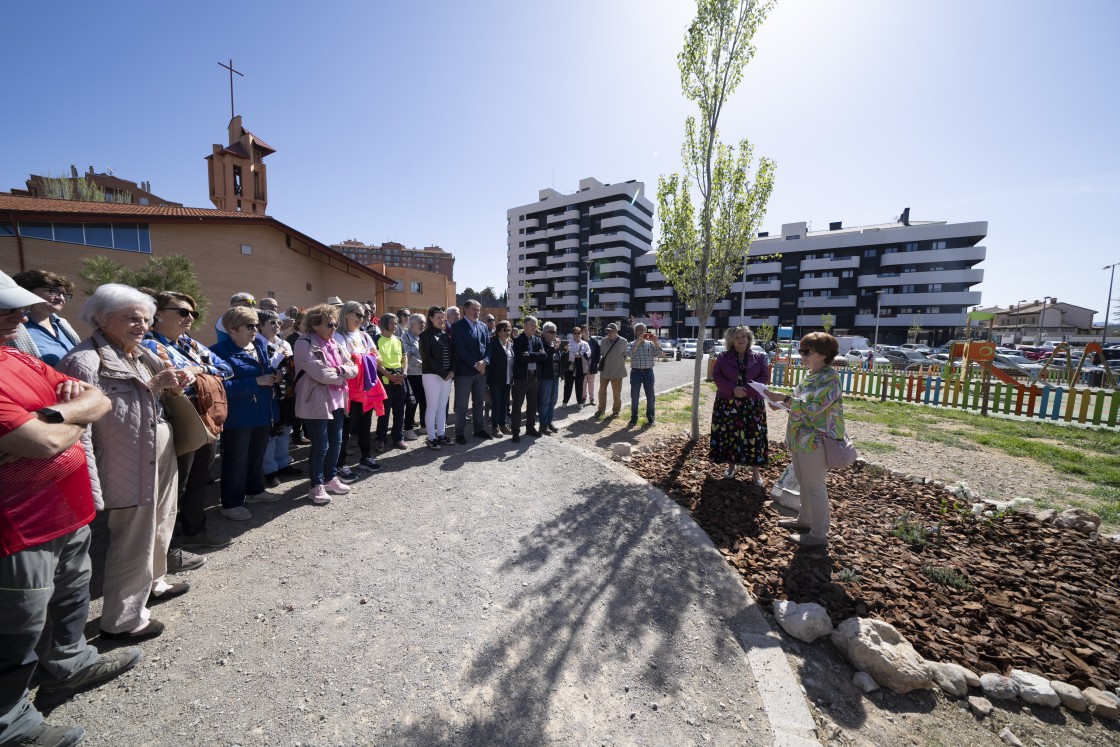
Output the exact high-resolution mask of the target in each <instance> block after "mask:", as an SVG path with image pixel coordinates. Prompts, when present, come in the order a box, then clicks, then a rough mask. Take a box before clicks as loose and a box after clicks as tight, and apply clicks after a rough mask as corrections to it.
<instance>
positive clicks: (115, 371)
mask: <svg viewBox="0 0 1120 747" xmlns="http://www.w3.org/2000/svg"><path fill="white" fill-rule="evenodd" d="M137 351H138V352H139V355H140V356H141V359H142V360H144V359H146V360H147V361H148V364H149V366H150V368H149V367H146V366H144V365H141V366H139V373H138V372H137V370H136V369H133V367H132V366H131V365H129V363H128V362H127V361H126V360H125V359H124V356H123V353H121V352H120V351H118V350H117V349H116V348H115V347H113V346H112V345H111V344H110V343H109V341H108V340H106V339H105V337H104V336H103V335H102V334H101V332H100V331H94V333H93V334H92V335H91V336H90V337H89V338H88V339H87V340H85V341H84V342H82V343H80V344H79V345H78V346H77V347H75V348H74V349H73V350H71V351H70V352H69V353H68V354H67V355H66V357H65V358H63V359H62V360H61V361H59V362H58V370H59V371H60V372H61V373H64V374H66V375H68V376H73V377H74V378H75V379H81V380H82V381H85V382H88V383H90V384H93V385H94V386H96V387H97V388H99V389H100V390H101V391H102V392H104V393H105V396H106V397H108V398H109V401H110V402H111V403H112V405H113V408H112V409H111V410H110V411H109V412H108V414H106V415H105V416H104V417H102V418H101V419H100V420H98V421H97V422H96V423H94V424H93V453H94V456H95V457H96V459H97V474H98V477H99V478H100V481H101V492H102V495H103V496H104V500H105V508H109V509H112V508H134V507H136V506H150V505H152V503H154V502H155V495H156V490H157V484H156V462H157V461H158V458H159V457H158V455H157V453H156V426H157V425H158V424H159V422H160V421H161V420H162V419H163V405H162V404H160V401H159V397H157V396H156V395H155V394H154V393H153V392H152V390H151V389H149V388H148V385H147V382H148V381H149V380H150V379H151V377H152V374H151V371H152V370H155V371H159V370H161V369H162V368H163V362H162V361H160V360H159V359H158V358H156V357H155V355H153V354H152V353H151V352H150V351H149V350H147V349H146V348H144V347H142V346H137ZM167 448H169V449H172V450H174V449H175V444H174V443H173V441H172V439H168V440H167Z"/></svg>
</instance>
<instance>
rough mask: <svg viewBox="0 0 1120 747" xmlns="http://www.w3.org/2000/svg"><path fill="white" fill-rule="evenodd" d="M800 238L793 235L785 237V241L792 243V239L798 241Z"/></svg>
mask: <svg viewBox="0 0 1120 747" xmlns="http://www.w3.org/2000/svg"><path fill="white" fill-rule="evenodd" d="M800 238H801V237H800V236H797V235H796V234H795V235H793V236H786V241H793V240H794V239H800Z"/></svg>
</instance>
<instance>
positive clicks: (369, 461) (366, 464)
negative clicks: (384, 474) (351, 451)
mask: <svg viewBox="0 0 1120 747" xmlns="http://www.w3.org/2000/svg"><path fill="white" fill-rule="evenodd" d="M358 469H364V470H366V471H367V472H380V471H381V463H380V462H378V461H377V460H376V459H374V458H373V457H363V458H362V459H361V460H360V461H359V462H358Z"/></svg>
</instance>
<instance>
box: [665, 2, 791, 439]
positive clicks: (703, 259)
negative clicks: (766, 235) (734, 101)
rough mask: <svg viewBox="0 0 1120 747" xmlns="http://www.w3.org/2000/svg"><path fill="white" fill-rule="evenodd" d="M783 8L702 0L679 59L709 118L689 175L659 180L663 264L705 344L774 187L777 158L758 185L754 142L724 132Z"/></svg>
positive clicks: (697, 136) (689, 130)
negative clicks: (761, 30)
mask: <svg viewBox="0 0 1120 747" xmlns="http://www.w3.org/2000/svg"><path fill="white" fill-rule="evenodd" d="M773 5H774V0H697V3H696V18H695V19H693V21H692V24H691V25H690V26H689V29H688V32H687V33H686V35H685V45H684V49H683V50H682V51H681V53H680V54H679V55H677V66H678V67H679V68H680V73H681V87H682V88H683V90H684V95H685V96H686V97H687V98H688V99H689V100H691V101H694V102H696V104H697V106H698V107H699V109H700V119H699V121H697V120H696V118H695V117H689V118H688V119H687V120H686V122H685V141H684V146H683V147H682V149H681V156H682V159H683V161H684V175H683V176H681V175H680V174H672V175H670V176H668V177H666V176H661V177H659V178H658V180H657V202H658V210H659V219H660V226H661V228H660V230H661V236H660V240H659V242H658V248H657V268H658V270H660V271H661V273H662V274H663V275H665V278H666V280H667V281H668V282H669V284H670V285H672V286H673V288H674V289H676V291H677V295H678V296H680V297H681V300H682V301H684V303H685V305H686V306H687V307H689V308H691V309H695V312H696V317H697V319H699V320H700V323H699V325H698V327H697V335H696V336H697V341H696V345H697V349H698V350H699V349H703V344H704V338H705V333H706V331H707V329H706V327H707V320H708V317H710V316H711V314H712V310H713V309H714V307H715V304H716V303H717V302H718V301H719V299H721V298H723V297H724V296H725V295H727V293H728V292H729V291H730V290H731V284H732V283H733V282H734V281H735V278H736V277H738V275H739V273H740V272H741V271H744V268H745V263H746V262H747V261H749V260H748V259H747V258H748V257H749V255H750V246H751V241H752V240H753V238H754V236H755V235H756V234H757V232H758V228H759V226H760V225H761V223H762V219H763V217H764V216H765V215H766V204H767V202H769V200H770V193H771V191H772V190H773V187H774V168H775V165H774V162H773V161H771V160H770V159H768V158H760V159H759V162H758V169H757V172H755V174H754V179H753V181H752V179H751V172H752V166H753V161H754V149H753V147H752V146H751V144H750V142H749V141H748V140H746V139H745V138H744V139H743V140H741V141H740V142H739V145H738V146H737V147H736V146H731V145H727V144H725V143H722V142H720V140H719V129H718V126H719V117H720V114H721V112H722V111H723V106H724V104H725V103H726V102H727V99H728V98H729V97H730V95H731V94H732V93H733V92H734V91H735V89H736V88H737V87H738V85H739V83H740V82H741V81H742V79H743V68H744V67H745V66H746V64H747V63H748V62H750V60H751V58H752V57H753V56H754V53H755V49H754V47H753V46H752V44H751V40H752V39H753V38H754V34H755V32H756V31H757V30H758V27H759V26H760V25H761V24H762V22H763V21H764V20H765V18H766V15H767V14H768V13H769V12H770V9H771V8H772V7H773ZM694 192H695V194H696V197H697V198H698V203H699V211H697V207H696V206H695V205H694V203H693V196H694ZM753 259H766V257H757V258H753ZM745 279H746V278H745V275H744V280H745ZM702 359H703V356H700V355H698V356H696V363H695V372H694V375H693V387H692V433H691V437H692V439H693V440H696V439H698V438H700V383H701V381H702V376H703V370H702V368H703V360H702Z"/></svg>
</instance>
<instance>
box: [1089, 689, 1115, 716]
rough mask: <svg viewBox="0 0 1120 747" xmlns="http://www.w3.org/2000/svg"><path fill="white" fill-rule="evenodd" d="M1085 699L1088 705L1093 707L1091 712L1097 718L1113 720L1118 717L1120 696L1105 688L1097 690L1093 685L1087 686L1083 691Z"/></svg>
mask: <svg viewBox="0 0 1120 747" xmlns="http://www.w3.org/2000/svg"><path fill="white" fill-rule="evenodd" d="M1083 693H1084V695H1085V700H1087V701H1088V702H1089V707H1090V708H1092V709H1093V713H1094V714H1095V715H1096V716H1097V718H1104V719H1108V720H1109V721H1115V720H1116V719H1117V717H1120V698H1117V697H1116V695H1114V694H1113V693H1110V692H1108V691H1106V690H1098V689H1097V688H1095V687H1087V688H1085V690H1084V691H1083Z"/></svg>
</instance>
